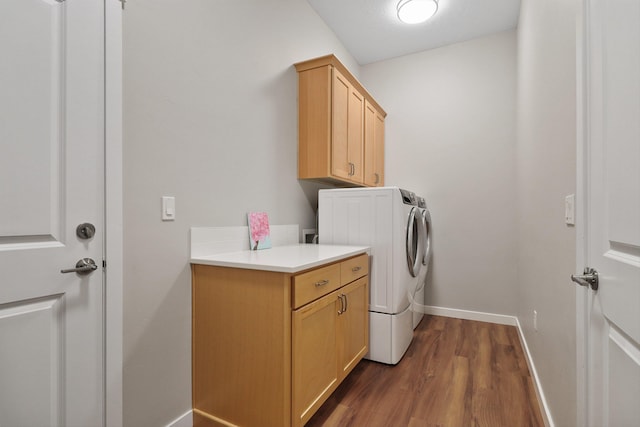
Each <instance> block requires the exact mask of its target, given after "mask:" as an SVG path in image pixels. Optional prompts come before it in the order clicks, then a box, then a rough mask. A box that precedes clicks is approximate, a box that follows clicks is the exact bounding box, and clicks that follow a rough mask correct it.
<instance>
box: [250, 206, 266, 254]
mask: <svg viewBox="0 0 640 427" xmlns="http://www.w3.org/2000/svg"><path fill="white" fill-rule="evenodd" d="M247 220H248V222H249V246H250V247H251V249H252V250H254V251H255V250H258V249H268V248H270V247H271V236H270V232H269V217H268V216H267V213H266V212H249V213H248V214H247Z"/></svg>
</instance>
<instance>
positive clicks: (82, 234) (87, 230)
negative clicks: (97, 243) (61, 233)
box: [76, 222, 96, 240]
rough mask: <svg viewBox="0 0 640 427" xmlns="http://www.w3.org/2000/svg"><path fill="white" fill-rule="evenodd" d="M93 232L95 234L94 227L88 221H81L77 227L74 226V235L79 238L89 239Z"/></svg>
mask: <svg viewBox="0 0 640 427" xmlns="http://www.w3.org/2000/svg"><path fill="white" fill-rule="evenodd" d="M95 234H96V228H95V227H94V226H93V224H90V223H88V222H85V223H82V224H80V225H79V226H78V227H76V236H78V237H79V238H81V239H84V240H87V239H90V238H92V237H93V236H94V235H95Z"/></svg>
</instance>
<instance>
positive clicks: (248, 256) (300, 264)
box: [191, 244, 369, 273]
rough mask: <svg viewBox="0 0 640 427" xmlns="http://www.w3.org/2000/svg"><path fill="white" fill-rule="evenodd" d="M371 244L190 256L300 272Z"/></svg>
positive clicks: (221, 264)
mask: <svg viewBox="0 0 640 427" xmlns="http://www.w3.org/2000/svg"><path fill="white" fill-rule="evenodd" d="M368 250H369V247H368V246H341V245H322V244H321V245H313V244H297V245H288V246H276V247H273V248H270V249H261V250H258V251H249V250H247V251H239V252H229V253H219V254H213V255H208V256H198V257H196V258H191V263H192V264H204V265H215V266H219V267H234V268H245V269H249V270H265V271H278V272H282V273H297V272H299V271H303V270H307V269H309V268H313V267H317V266H320V265H323V264H328V263H330V262H334V261H338V260H340V259H344V258H348V257H351V256H354V255H359V254H362V253H366V252H368Z"/></svg>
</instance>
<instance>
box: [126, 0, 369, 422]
mask: <svg viewBox="0 0 640 427" xmlns="http://www.w3.org/2000/svg"><path fill="white" fill-rule="evenodd" d="M328 53H335V54H336V55H337V56H338V57H339V58H340V59H341V60H342V61H343V62H344V63H345V65H346V66H347V67H349V68H350V69H351V70H352V71H353V72H354V73H355V74H358V72H359V69H358V65H357V64H356V63H355V61H354V60H353V58H351V57H350V56H349V54H348V53H347V52H346V50H345V49H344V47H343V46H342V44H341V43H340V42H339V41H338V40H337V39H336V37H335V35H334V34H333V33H332V32H331V31H329V30H328V28H327V27H326V25H325V24H324V23H323V22H322V21H321V19H320V18H319V17H318V16H317V15H316V13H315V12H314V11H313V10H312V9H311V7H310V6H309V5H308V3H307V2H306V1H305V0H269V1H265V0H245V1H242V2H238V1H211V0H180V1H175V0H135V1H130V2H127V8H126V11H125V13H124V85H125V87H124V93H125V97H124V116H125V117H124V169H125V170H124V187H125V198H124V227H125V230H124V233H125V236H124V247H125V254H124V255H125V271H124V284H125V285H124V424H125V425H126V426H135V427H144V426H153V427H157V426H162V425H166V424H167V423H169V422H171V421H172V420H174V419H175V418H176V417H178V416H180V415H181V414H183V413H185V412H186V411H188V410H189V409H190V408H191V282H190V280H191V274H190V269H189V261H188V255H189V252H188V251H189V241H188V236H189V227H191V226H197V225H200V226H229V225H244V224H246V213H247V211H251V210H265V211H267V212H268V214H269V217H270V220H271V222H272V223H274V224H300V225H301V226H303V227H312V226H313V225H314V223H315V214H314V209H315V207H316V202H315V199H316V198H317V191H316V190H317V188H318V186H317V185H314V184H306V183H300V182H298V181H297V179H296V173H297V170H296V168H297V101H296V97H297V75H296V72H295V69H294V67H293V66H292V64H293V63H295V62H298V61H302V60H306V59H310V58H313V57H316V56H320V55H325V54H328ZM162 195H170V196H175V197H176V216H177V219H176V221H175V222H162V221H161V220H160V197H161V196H162ZM239 309H241V307H239Z"/></svg>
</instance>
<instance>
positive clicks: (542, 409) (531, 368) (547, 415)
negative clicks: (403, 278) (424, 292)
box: [422, 306, 555, 427]
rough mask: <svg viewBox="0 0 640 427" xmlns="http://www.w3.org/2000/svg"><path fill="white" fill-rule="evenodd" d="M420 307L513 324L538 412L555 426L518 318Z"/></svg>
mask: <svg viewBox="0 0 640 427" xmlns="http://www.w3.org/2000/svg"><path fill="white" fill-rule="evenodd" d="M422 309H423V311H424V313H425V314H431V315H434V316H444V317H453V318H455V319H465V320H476V321H479V322H489V323H496V324H498V325H509V326H515V327H516V329H517V330H518V335H519V336H520V342H522V349H523V351H524V355H525V359H527V366H528V367H529V372H530V373H531V377H532V378H533V382H534V385H535V389H536V395H537V396H538V402H540V412H542V418H543V421H544V424H545V426H546V427H555V424H554V423H553V418H552V417H551V411H549V405H548V404H547V399H546V398H545V396H544V392H543V391H542V384H541V383H540V378H539V377H538V371H536V366H535V364H534V363H533V359H532V357H531V353H530V352H529V346H528V345H527V340H526V339H525V337H524V333H523V332H522V328H521V327H520V322H519V321H518V318H517V317H516V316H505V315H503V314H494V313H483V312H480V311H469V310H458V309H455V308H445V307H435V306H424V307H422Z"/></svg>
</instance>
